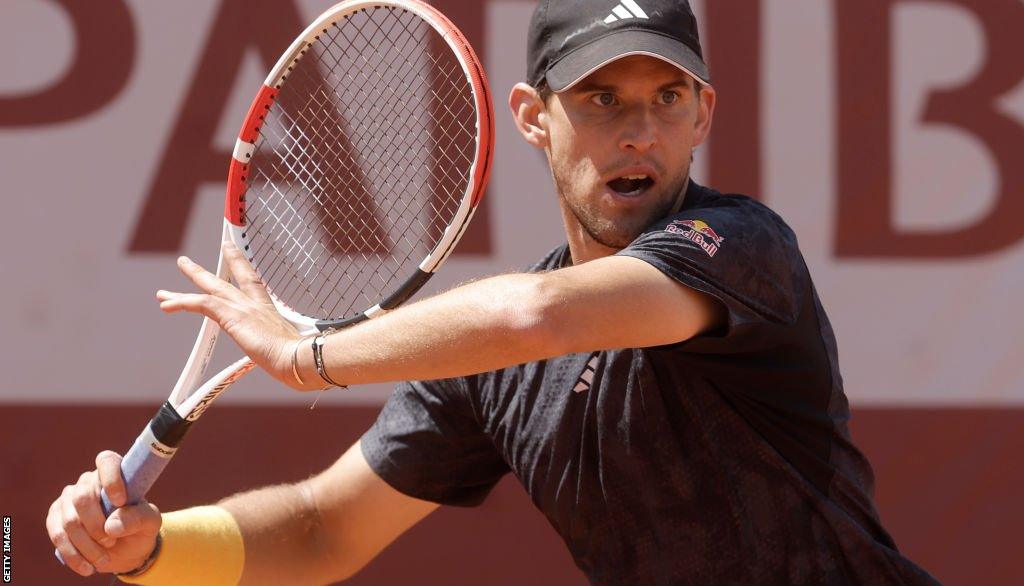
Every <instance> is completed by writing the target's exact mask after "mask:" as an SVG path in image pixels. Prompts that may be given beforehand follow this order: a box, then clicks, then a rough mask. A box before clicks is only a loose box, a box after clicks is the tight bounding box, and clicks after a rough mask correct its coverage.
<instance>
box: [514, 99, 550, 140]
mask: <svg viewBox="0 0 1024 586" xmlns="http://www.w3.org/2000/svg"><path fill="white" fill-rule="evenodd" d="M508 106H509V108H511V109H512V118H513V119H514V120H515V123H516V128H517V129H518V130H519V134H522V135H523V138H525V139H526V142H528V143H530V144H532V145H533V146H535V147H537V148H541V149H542V148H546V147H547V146H548V131H547V125H546V124H545V118H546V116H547V108H546V106H545V104H544V100H542V99H541V97H540V94H539V93H537V90H536V89H534V88H533V87H531V86H530V85H527V84H525V83H517V84H516V85H515V86H513V87H512V93H511V94H509V96H508Z"/></svg>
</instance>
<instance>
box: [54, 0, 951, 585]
mask: <svg viewBox="0 0 1024 586" xmlns="http://www.w3.org/2000/svg"><path fill="white" fill-rule="evenodd" d="M527 52H528V70H527V80H526V81H527V83H520V84H517V85H516V86H515V87H514V88H513V90H512V92H511V96H510V98H509V105H510V106H511V109H512V115H513V117H514V118H515V124H516V127H517V128H518V130H519V132H520V133H521V134H522V135H523V137H524V138H525V139H526V141H527V142H528V143H530V144H531V145H533V146H535V147H536V148H538V149H540V150H542V151H543V152H544V153H545V154H546V155H547V159H548V162H549V164H550V167H551V174H552V177H553V179H554V185H555V190H556V193H557V197H558V203H559V206H560V209H561V213H562V219H563V222H564V224H565V232H566V238H567V244H563V245H561V246H558V247H557V248H555V249H554V250H552V251H551V252H550V253H549V254H548V255H546V256H545V257H544V258H543V259H542V260H541V261H540V262H539V263H537V264H536V266H534V267H533V268H532V270H530V271H528V272H525V273H523V274H510V275H502V276H498V277H493V278H489V279H483V280H480V281H477V282H474V283H471V284H468V285H465V286H462V287H459V288H456V289H453V290H451V291H448V292H446V293H443V294H440V295H437V296H435V297H432V298H429V299H426V300H424V301H421V302H419V303H415V304H412V305H409V306H407V307H404V308H401V309H398V310H396V311H394V312H393V313H390V314H388V315H385V316H383V317H381V318H379V319H375V320H372V321H369V322H366V323H364V324H361V325H358V326H355V327H353V328H350V329H347V330H344V331H341V332H339V333H337V334H334V335H332V336H330V337H329V338H328V342H327V344H326V346H325V347H324V348H323V355H324V360H325V364H326V370H325V373H324V374H326V375H327V378H326V380H333V381H338V382H340V383H342V384H348V385H358V384H363V383H371V382H379V381H395V380H399V381H416V382H405V383H401V384H399V385H398V387H397V388H396V390H395V391H394V393H393V394H392V395H391V397H390V399H389V400H388V402H387V404H386V405H385V407H384V409H383V411H382V412H381V413H380V416H379V418H378V420H377V422H376V423H375V424H374V425H373V426H372V427H371V428H370V429H369V430H368V431H367V432H366V433H365V435H363V437H362V439H361V440H360V441H359V442H358V443H357V444H355V445H354V446H352V447H351V448H350V449H349V450H348V451H347V452H346V453H345V454H344V455H343V456H342V457H341V458H340V459H339V460H338V461H337V462H336V463H335V464H334V465H332V466H331V467H330V468H329V469H327V470H326V471H324V472H323V473H321V474H319V475H318V476H316V477H314V478H311V479H309V480H306V481H303V482H300V483H297V484H294V485H287V486H275V487H270V488H264V489H260V490H256V491H253V492H249V493H245V494H240V495H235V496H232V497H229V498H227V499H225V500H223V501H221V502H220V503H218V504H217V505H214V506H205V507H198V508H194V509H188V510H184V511H178V512H172V513H168V514H164V515H161V514H160V513H159V512H158V511H157V509H156V507H154V506H153V505H152V504H148V503H143V504H140V505H137V506H129V507H124V508H121V509H118V510H117V511H116V512H115V513H114V514H113V515H111V517H110V518H109V519H107V520H104V517H103V514H102V513H101V510H100V506H99V498H98V494H99V490H100V487H103V488H105V489H106V490H107V492H108V494H109V495H110V496H111V498H112V500H113V502H114V503H115V504H118V505H120V504H123V503H124V498H125V496H124V495H125V491H124V486H123V483H122V481H121V478H120V474H119V468H118V466H119V461H120V458H119V456H118V455H117V454H114V453H113V452H103V453H101V454H99V456H98V457H97V459H96V470H95V471H92V472H87V473H85V474H83V475H82V477H81V478H80V479H79V481H78V482H77V483H76V484H75V485H72V486H68V487H67V488H65V490H64V492H63V494H62V495H61V496H60V498H58V499H57V500H56V501H55V502H54V503H53V505H52V507H51V509H50V513H49V517H48V519H47V527H48V530H49V533H50V537H51V539H52V540H53V543H54V544H55V545H56V547H57V548H58V549H59V551H60V552H61V554H62V555H63V557H64V559H65V560H67V562H68V566H69V567H70V569H71V570H73V571H75V572H77V573H79V574H82V575H89V574H92V573H93V572H118V573H121V576H122V579H123V580H124V581H126V582H131V583H138V584H234V583H237V582H239V581H241V582H243V583H248V584H285V583H322V582H330V581H336V580H340V579H343V578H346V577H348V576H351V575H352V574H354V573H355V572H357V571H358V570H359V569H360V568H361V567H363V566H364V565H365V564H366V563H367V562H368V561H370V560H371V559H372V558H373V557H374V556H375V555H376V554H377V553H378V552H380V551H381V550H382V549H383V548H384V547H386V546H387V545H388V544H389V543H391V542H392V541H393V540H394V539H395V538H397V537H398V536H399V535H400V534H401V533H402V532H404V531H405V530H406V529H408V528H409V527H411V526H412V525H414V524H415V523H417V522H418V521H420V520H421V519H423V518H424V517H425V516H427V515H428V514H430V512H431V511H433V510H435V509H436V508H437V507H438V506H439V505H456V506H473V505H477V504H479V503H480V502H481V501H483V500H484V498H485V497H486V496H487V494H488V493H489V491H490V490H491V489H492V488H493V487H494V485H495V484H496V483H497V482H498V481H499V479H501V478H502V477H503V476H504V475H505V474H508V473H510V472H511V473H513V474H515V476H516V477H517V478H518V479H519V481H520V482H521V483H522V484H523V486H524V487H525V488H526V490H527V491H528V492H529V494H530V497H531V499H532V500H533V502H534V503H536V505H537V506H538V507H539V508H540V509H541V510H542V511H543V512H544V514H545V515H546V516H547V518H548V520H549V521H550V522H551V525H552V526H553V527H554V528H555V530H557V531H558V532H559V534H560V535H561V536H562V537H563V539H564V540H565V543H566V545H567V546H568V548H569V550H570V552H571V553H572V555H573V557H574V558H575V560H576V563H577V564H578V565H579V567H580V568H581V569H582V570H583V572H584V573H585V574H586V575H587V577H588V578H589V579H590V580H591V581H592V582H594V583H598V584H682V583H687V584H873V585H879V584H929V583H934V582H935V581H934V579H933V578H932V577H931V576H929V575H928V573H927V572H925V571H924V570H922V569H921V568H919V567H918V566H916V565H915V564H914V563H912V562H911V561H909V560H908V559H907V558H906V557H905V556H903V555H902V554H900V553H899V551H898V550H897V549H896V545H895V543H894V542H893V539H892V538H891V537H890V536H889V534H888V533H887V532H886V530H885V529H884V527H883V526H882V523H881V521H880V520H879V516H878V513H877V511H876V509H875V505H874V503H873V501H872V484H873V478H872V472H871V468H870V466H869V465H868V462H867V460H866V459H865V458H864V456H863V455H862V454H861V453H860V452H859V451H858V450H857V448H856V447H855V446H854V445H853V443H852V442H851V440H850V435H849V432H848V429H847V421H848V420H849V418H850V412H849V408H848V405H847V399H846V396H845V395H844V393H843V388H842V379H841V377H840V374H839V365H838V360H837V355H836V342H835V338H834V336H833V333H832V329H831V326H830V325H829V320H828V317H827V316H826V314H825V310H824V309H823V307H822V304H821V302H820V301H819V299H818V296H817V294H816V293H815V290H814V286H813V284H812V282H811V278H810V275H809V274H808V270H807V267H806V265H805V263H804V260H803V258H802V256H801V254H800V251H799V249H798V247H797V241H796V237H795V236H794V235H793V232H792V231H791V230H790V229H789V228H788V227H787V226H786V224H785V223H784V222H783V220H782V219H781V218H780V217H779V216H777V215H776V214H774V213H773V212H772V211H771V210H769V209H768V208H767V207H765V206H764V205H761V204H760V203H758V202H756V201H754V200H753V199H750V198H747V197H744V196H741V195H725V194H722V193H719V192H717V191H715V190H713V189H711V188H708V187H703V186H701V185H698V184H697V183H696V182H694V181H693V180H692V179H691V178H690V174H689V171H690V163H691V160H692V152H693V151H694V149H696V148H697V147H698V146H699V145H700V144H702V143H703V142H704V141H705V140H706V139H707V137H708V133H709V131H710V130H711V122H712V117H713V114H714V110H715V90H714V89H713V88H712V86H711V77H710V74H709V72H708V68H707V66H706V65H705V62H704V60H703V57H702V55H703V53H702V50H701V46H700V42H699V39H698V34H697V24H696V20H695V18H694V15H693V13H692V12H691V10H690V6H689V5H688V3H687V2H685V1H682V0H622V1H621V2H619V3H617V2H616V1H615V0H607V1H594V0H546V1H542V2H541V3H540V6H539V7H538V8H537V10H536V12H535V13H534V15H533V19H532V22H531V25H530V31H529V40H528V48H527ZM751 58H755V57H754V56H751ZM229 252H230V253H231V254H230V257H229V258H230V262H231V265H232V272H233V274H234V276H235V277H236V279H238V280H239V281H243V282H244V281H246V280H251V279H255V278H256V277H255V274H254V273H253V272H252V270H251V268H250V267H249V266H248V264H247V263H246V261H245V260H244V258H243V257H242V256H241V254H239V253H238V252H237V251H229ZM180 266H181V269H182V270H183V271H184V273H185V274H186V275H188V276H189V277H191V279H192V280H193V281H194V282H195V284H196V285H197V286H198V287H199V288H200V289H201V290H202V291H203V293H199V294H181V293H163V294H161V296H160V298H161V300H162V302H161V307H162V308H163V309H164V310H165V311H168V312H176V311H189V312H197V313H202V314H203V315H207V316H209V317H211V318H213V319H215V320H217V321H218V322H219V323H220V324H221V326H223V327H224V329H225V330H226V331H227V332H228V334H230V335H231V336H232V337H233V338H234V339H235V340H236V342H237V343H238V344H239V345H240V346H241V347H242V348H243V349H244V350H245V351H246V352H247V353H248V354H249V355H250V356H251V357H253V358H254V360H255V361H256V362H257V363H259V364H260V365H262V366H264V368H265V369H266V370H267V371H268V372H269V373H270V374H271V375H273V376H274V377H276V378H277V379H279V380H281V381H282V382H284V383H286V384H288V385H289V386H292V387H294V388H297V389H303V390H309V389H314V388H321V387H323V386H324V384H325V382H324V379H323V377H321V375H320V373H318V371H317V369H316V368H315V366H314V363H313V356H312V352H313V350H312V348H311V347H310V344H309V342H308V341H307V340H301V339H299V338H298V336H297V334H296V333H295V331H294V330H293V329H292V328H291V326H289V325H288V324H286V323H285V322H283V321H282V320H281V318H280V317H279V316H278V314H277V312H275V311H273V310H272V309H271V308H268V307H266V306H263V305H261V304H260V303H259V302H258V301H255V300H250V299H248V298H247V297H245V295H244V294H242V293H241V292H240V291H238V290H236V289H234V288H232V287H231V286H230V285H227V284H225V283H224V282H223V281H220V280H218V279H217V278H216V277H215V276H214V275H212V274H210V273H209V272H207V271H205V270H204V269H202V268H201V267H199V266H197V265H195V264H194V263H192V262H190V261H187V260H184V259H183V260H182V261H181V262H180ZM293 355H294V356H295V359H296V361H297V366H298V372H297V373H293V370H292V359H293ZM296 374H298V377H296V376H295V375H296Z"/></svg>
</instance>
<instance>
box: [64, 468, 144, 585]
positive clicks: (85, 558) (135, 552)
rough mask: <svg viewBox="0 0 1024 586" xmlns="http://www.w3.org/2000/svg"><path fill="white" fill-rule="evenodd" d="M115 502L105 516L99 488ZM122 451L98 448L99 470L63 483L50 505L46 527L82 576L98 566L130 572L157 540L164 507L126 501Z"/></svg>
mask: <svg viewBox="0 0 1024 586" xmlns="http://www.w3.org/2000/svg"><path fill="white" fill-rule="evenodd" d="M101 488H102V489H103V490H105V491H106V493H107V497H108V498H109V499H110V501H111V503H113V504H114V506H115V507H120V508H118V509H117V510H115V511H114V512H113V513H112V514H111V515H110V517H108V518H106V519H104V517H103V508H102V506H101V505H100V489H101ZM126 495H127V492H126V491H125V486H124V479H123V478H121V456H119V455H118V454H115V453H114V452H110V451H105V452H100V453H99V454H98V455H97V456H96V470H94V471H91V472H86V473H84V474H82V476H80V477H79V478H78V482H77V483H75V484H73V485H69V486H65V487H64V491H63V492H62V493H61V495H60V497H58V498H57V500H55V501H53V504H52V505H50V512H49V513H48V514H47V516H46V530H47V532H48V533H49V534H50V541H52V542H53V545H54V546H55V547H56V548H57V551H59V552H60V555H61V556H62V557H63V558H64V563H65V564H66V565H67V567H68V568H70V569H71V570H73V571H74V572H76V573H78V574H81V575H82V576H89V575H92V574H93V573H94V572H130V571H132V570H134V569H136V568H138V567H139V566H141V565H142V564H143V562H145V561H146V558H148V557H149V554H150V553H151V552H152V551H153V548H154V547H155V545H156V536H157V534H158V533H159V532H160V522H161V521H160V511H159V510H157V508H156V507H155V506H153V505H151V504H149V503H147V502H142V503H139V504H137V505H132V506H128V507H126V506H124V503H125V499H126V498H127V497H126Z"/></svg>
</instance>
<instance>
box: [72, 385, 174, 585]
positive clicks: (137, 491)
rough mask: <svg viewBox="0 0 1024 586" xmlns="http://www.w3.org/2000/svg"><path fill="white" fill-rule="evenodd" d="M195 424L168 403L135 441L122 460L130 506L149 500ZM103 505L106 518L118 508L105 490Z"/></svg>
mask: <svg viewBox="0 0 1024 586" xmlns="http://www.w3.org/2000/svg"><path fill="white" fill-rule="evenodd" d="M191 425H192V422H191V421H187V420H185V419H183V418H182V417H181V416H180V415H178V412H177V411H175V410H174V407H172V406H171V404H170V403H164V404H163V405H162V406H161V407H160V410H159V411H157V413H156V415H155V416H154V417H153V419H151V420H150V422H149V424H147V425H146V427H145V429H143V430H142V433H140V434H139V437H137V438H135V443H133V444H132V447H131V448H130V449H129V450H128V453H127V454H125V456H124V458H123V459H122V460H121V477H122V478H123V479H124V483H125V488H126V489H127V492H128V498H127V501H126V502H127V504H128V505H136V504H138V503H140V502H142V500H143V499H145V498H146V493H148V492H149V489H150V488H152V487H153V483H155V482H156V479H157V478H159V477H160V474H161V473H162V472H163V471H164V468H166V467H167V464H168V463H170V461H171V458H172V457H173V456H174V453H175V452H176V451H178V445H179V444H180V443H181V440H182V438H184V437H185V432H187V431H188V428H189V426H191ZM100 504H101V506H102V507H103V515H104V516H107V517H109V516H110V514H111V513H113V512H114V510H116V509H117V507H115V506H114V505H113V504H112V503H111V502H110V499H109V498H108V497H107V491H105V490H102V489H101V490H100ZM54 555H56V556H57V559H58V560H60V563H62V564H63V563H64V558H63V557H61V555H60V552H59V551H57V550H56V549H55V550H54ZM65 565H66V564H65Z"/></svg>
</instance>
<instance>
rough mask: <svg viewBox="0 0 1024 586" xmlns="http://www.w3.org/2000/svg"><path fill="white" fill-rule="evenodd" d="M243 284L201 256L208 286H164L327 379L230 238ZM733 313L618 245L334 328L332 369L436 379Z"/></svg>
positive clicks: (283, 360) (672, 330)
mask: <svg viewBox="0 0 1024 586" xmlns="http://www.w3.org/2000/svg"><path fill="white" fill-rule="evenodd" d="M228 247H229V248H228V249H227V250H226V251H225V255H226V258H227V260H228V266H229V268H230V269H231V272H232V274H233V275H234V276H235V278H236V280H237V281H238V282H239V284H240V287H241V288H240V289H236V288H235V287H232V286H231V285H229V284H227V283H225V282H224V281H221V280H220V279H218V278H217V277H216V276H214V275H212V274H211V273H209V272H207V271H205V270H204V269H202V268H201V267H199V266H198V265H195V264H193V263H190V262H187V261H183V262H181V263H180V265H181V268H182V271H183V272H184V273H185V274H186V275H187V276H189V278H191V279H192V281H193V282H194V283H195V284H196V285H198V286H199V287H200V288H201V289H203V290H204V291H205V292H206V294H183V293H171V292H167V291H161V292H159V293H158V298H159V299H160V300H161V304H160V307H161V308H162V309H163V310H164V311H167V312H176V311H190V312H196V313H202V314H203V315H206V316H208V317H210V318H212V319H214V320H215V321H217V322H218V323H219V324H221V326H222V327H223V328H224V330H225V331H226V332H227V333H228V334H229V335H230V336H231V337H232V338H234V339H235V341H236V342H237V343H238V344H239V346H241V347H242V349H243V350H245V352H246V353H247V354H248V355H249V356H250V357H252V358H253V360H254V361H256V362H257V363H258V364H260V366H262V367H263V368H264V369H266V370H267V371H268V372H269V373H270V374H271V375H272V376H274V377H275V378H277V379H278V380H280V381H282V382H284V383H285V384H288V385H289V386H291V387H293V388H297V389H305V390H310V389H314V388H319V387H320V386H321V384H320V382H319V376H318V375H317V374H316V370H315V367H314V366H313V359H312V348H311V347H310V345H309V344H308V343H305V344H302V345H300V346H298V357H299V364H300V375H301V377H302V379H303V380H304V381H306V384H305V385H301V384H299V383H298V382H297V381H296V380H295V379H294V377H293V376H292V372H291V356H292V351H293V349H295V348H296V344H297V343H298V336H297V334H294V332H293V330H290V329H289V327H287V324H286V323H284V320H283V318H281V317H280V316H278V315H277V313H276V311H274V310H273V306H272V305H271V304H270V302H269V297H266V292H265V291H264V290H263V289H262V287H260V286H258V278H257V277H256V275H255V273H254V272H253V270H252V267H251V266H250V265H249V264H248V262H247V261H246V260H245V258H244V256H242V254H241V253H240V252H238V251H237V249H232V248H231V247H230V245H228ZM723 320H724V311H723V310H722V308H721V305H720V304H719V303H718V302H717V301H716V300H714V299H712V298H711V297H710V296H708V295H706V294H704V293H701V292H698V291H695V290H693V289H690V288H688V287H686V286H684V285H681V284H679V283H677V282H676V281H674V280H673V279H672V278H670V277H668V276H666V275H665V274H663V273H662V272H661V271H659V270H658V269H656V268H654V267H653V266H651V265H649V264H647V263H646V262H644V261H642V260H639V259H635V258H631V257H625V256H610V257H605V258H601V259H597V260H593V261H590V262H587V263H583V264H581V265H578V266H574V267H570V268H566V269H561V270H557V271H551V272H547V273H538V274H510V275H501V276H497V277H492V278H489V279H483V280H480V281H476V282H474V283H470V284H467V285H463V286H461V287H457V288H455V289H452V290H450V291H447V292H445V293H441V294H439V295H436V296H434V297H431V298H429V299H425V300H423V301H420V302H417V303H413V304H411V305H408V306H405V307H400V308H398V309H396V310H394V311H393V312H391V313H389V314H386V315H383V316H381V317H379V318H377V319H374V320H370V321H368V322H364V323H362V324H359V325H356V326H353V327H351V328H348V329H345V330H342V331H340V332H337V333H335V334H333V335H331V336H329V337H328V342H327V345H326V347H325V349H324V358H325V362H326V363H327V370H328V373H329V374H330V375H331V378H333V379H334V380H337V381H340V382H342V383H345V384H363V383H373V382H384V381H399V380H423V379H438V378H447V377H452V376H461V375H468V374H475V373H479V372H485V371H488V370H495V369H498V368H504V367H507V366H511V365H514V364H520V363H523V362H530V361H534V360H542V359H545V358H550V357H552V356H558V355H561V354H565V353H568V352H582V351H589V350H601V349H608V348H636V347H647V346H655V345H660V344H668V343H673V342H679V341H682V340H686V339H688V338H690V337H692V336H694V335H696V334H698V333H701V332H704V331H707V330H709V329H711V328H713V327H715V326H717V325H719V324H721V323H722V321H723Z"/></svg>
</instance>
